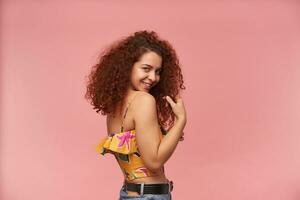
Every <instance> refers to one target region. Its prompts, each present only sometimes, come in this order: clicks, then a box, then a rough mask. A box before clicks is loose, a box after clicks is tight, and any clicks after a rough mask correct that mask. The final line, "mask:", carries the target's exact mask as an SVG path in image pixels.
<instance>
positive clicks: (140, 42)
mask: <svg viewBox="0 0 300 200" xmlns="http://www.w3.org/2000/svg"><path fill="white" fill-rule="evenodd" d="M149 51H153V52H155V53H157V54H158V55H160V56H161V58H162V66H161V67H162V68H161V69H162V71H161V74H160V81H159V82H158V83H157V84H156V85H155V86H154V87H153V88H151V89H150V90H149V93H150V94H151V95H152V96H153V97H154V98H155V99H156V107H157V113H158V122H159V124H160V125H161V126H162V127H163V128H165V129H167V130H168V129H169V128H170V127H172V126H173V124H174V120H175V114H174V113H173V111H172V109H171V107H170V106H169V104H168V103H167V102H166V101H165V100H164V99H163V97H164V96H166V95H168V96H170V97H171V98H172V99H175V97H176V96H177V95H178V94H179V92H180V89H185V86H184V85H183V76H182V73H181V69H180V65H179V60H178V57H177V55H176V52H175V50H174V49H173V47H172V46H171V44H170V43H169V42H168V41H166V40H162V39H160V38H159V37H158V35H157V33H156V32H154V31H138V32H135V33H134V34H132V35H130V36H128V37H126V38H124V39H121V40H118V41H116V42H115V43H113V44H112V45H111V46H110V47H108V48H107V49H105V50H104V51H103V52H102V53H101V54H100V59H99V61H98V62H97V63H96V64H95V65H94V66H93V67H92V70H91V73H90V74H89V76H88V81H87V91H86V94H85V98H86V99H88V100H90V103H91V104H92V105H93V106H94V109H95V110H96V112H97V113H99V112H101V114H102V115H107V114H110V113H112V114H115V113H116V112H117V111H118V109H117V107H118V106H120V107H119V108H122V107H123V104H124V97H125V95H126V92H127V90H128V87H129V84H130V75H131V70H132V66H133V65H134V63H135V62H137V61H138V60H139V58H140V57H141V56H142V55H143V54H144V53H146V52H149Z"/></svg>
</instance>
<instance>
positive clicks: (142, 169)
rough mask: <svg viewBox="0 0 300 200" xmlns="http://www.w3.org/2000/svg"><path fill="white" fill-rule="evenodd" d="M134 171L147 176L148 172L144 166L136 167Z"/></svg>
mask: <svg viewBox="0 0 300 200" xmlns="http://www.w3.org/2000/svg"><path fill="white" fill-rule="evenodd" d="M135 172H136V173H143V174H144V176H147V174H148V169H147V168H146V167H139V168H137V169H135Z"/></svg>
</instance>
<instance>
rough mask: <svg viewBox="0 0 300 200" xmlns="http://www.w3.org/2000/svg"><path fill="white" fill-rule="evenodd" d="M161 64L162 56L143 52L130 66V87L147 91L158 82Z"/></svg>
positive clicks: (151, 52)
mask: <svg viewBox="0 0 300 200" xmlns="http://www.w3.org/2000/svg"><path fill="white" fill-rule="evenodd" d="M161 64H162V58H161V57H160V56H159V55H158V54H157V53H155V52H153V51H149V52H146V53H144V54H143V55H142V56H141V57H140V59H139V60H138V61H137V62H135V63H134V65H133V67H132V72H131V77H130V80H131V81H130V82H131V84H130V89H132V90H138V91H144V92H149V90H150V89H151V88H152V87H153V86H155V85H156V84H157V83H158V82H159V79H160V71H161Z"/></svg>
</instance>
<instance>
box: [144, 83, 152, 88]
mask: <svg viewBox="0 0 300 200" xmlns="http://www.w3.org/2000/svg"><path fill="white" fill-rule="evenodd" d="M142 83H144V85H146V86H147V87H148V88H150V87H151V86H152V84H150V83H145V82H142Z"/></svg>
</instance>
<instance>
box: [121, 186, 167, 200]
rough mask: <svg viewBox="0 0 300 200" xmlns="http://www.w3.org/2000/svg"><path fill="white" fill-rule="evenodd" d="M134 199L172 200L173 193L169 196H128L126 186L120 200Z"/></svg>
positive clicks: (122, 189)
mask: <svg viewBox="0 0 300 200" xmlns="http://www.w3.org/2000/svg"><path fill="white" fill-rule="evenodd" d="M125 199H132V200H171V199H172V196H171V193H169V194H140V195H137V196H128V193H127V191H126V189H125V187H124V186H122V188H121V190H120V198H119V200H125Z"/></svg>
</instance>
